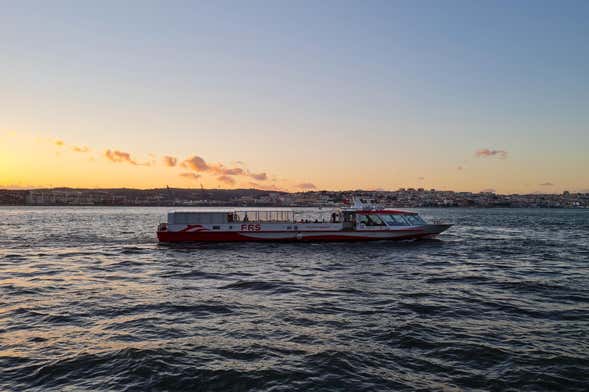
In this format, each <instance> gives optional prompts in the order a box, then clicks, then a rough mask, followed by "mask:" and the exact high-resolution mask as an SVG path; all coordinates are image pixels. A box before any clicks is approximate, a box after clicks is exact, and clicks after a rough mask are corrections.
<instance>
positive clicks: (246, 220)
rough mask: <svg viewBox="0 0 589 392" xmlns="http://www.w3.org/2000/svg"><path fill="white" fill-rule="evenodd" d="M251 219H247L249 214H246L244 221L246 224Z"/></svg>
mask: <svg viewBox="0 0 589 392" xmlns="http://www.w3.org/2000/svg"><path fill="white" fill-rule="evenodd" d="M249 220H250V218H248V217H247V212H246V213H245V215H244V217H243V221H244V222H249Z"/></svg>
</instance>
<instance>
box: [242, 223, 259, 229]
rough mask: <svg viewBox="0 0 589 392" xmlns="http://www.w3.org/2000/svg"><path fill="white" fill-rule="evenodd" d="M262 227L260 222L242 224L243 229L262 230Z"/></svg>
mask: <svg viewBox="0 0 589 392" xmlns="http://www.w3.org/2000/svg"><path fill="white" fill-rule="evenodd" d="M260 230H262V227H261V226H260V225H259V224H255V225H254V224H251V225H241V231H260Z"/></svg>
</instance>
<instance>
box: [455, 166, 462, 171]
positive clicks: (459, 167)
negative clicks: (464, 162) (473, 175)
mask: <svg viewBox="0 0 589 392" xmlns="http://www.w3.org/2000/svg"><path fill="white" fill-rule="evenodd" d="M462 169H464V168H463V167H462V166H458V167H457V168H456V170H462Z"/></svg>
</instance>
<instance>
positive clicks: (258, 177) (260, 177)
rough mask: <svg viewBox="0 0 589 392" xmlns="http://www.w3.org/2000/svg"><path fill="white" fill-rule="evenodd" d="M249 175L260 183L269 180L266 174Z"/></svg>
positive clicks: (249, 173)
mask: <svg viewBox="0 0 589 392" xmlns="http://www.w3.org/2000/svg"><path fill="white" fill-rule="evenodd" d="M247 175H248V176H250V177H251V178H253V179H254V180H258V181H265V180H267V179H268V175H267V174H266V173H251V172H248V173H247Z"/></svg>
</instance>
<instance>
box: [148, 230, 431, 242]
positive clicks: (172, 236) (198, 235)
mask: <svg viewBox="0 0 589 392" xmlns="http://www.w3.org/2000/svg"><path fill="white" fill-rule="evenodd" d="M257 233H260V232H257ZM290 233H291V234H295V233H292V232H290ZM244 234H248V233H247V232H245V233H244ZM249 234H253V233H252V232H250V233H249ZM391 234H394V232H391ZM430 235H435V234H434V233H424V232H415V233H410V234H406V235H401V236H396V237H384V238H383V237H370V236H353V235H340V234H320V233H316V234H315V233H312V234H311V233H306V234H304V236H303V237H302V238H300V239H299V238H296V237H293V236H291V237H283V238H275V237H269V238H264V237H249V236H245V235H241V233H240V232H217V233H212V232H181V231H176V232H168V231H160V232H158V233H157V236H158V239H159V240H160V241H161V242H245V241H292V242H300V241H371V240H403V239H412V238H421V237H425V236H430Z"/></svg>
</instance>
